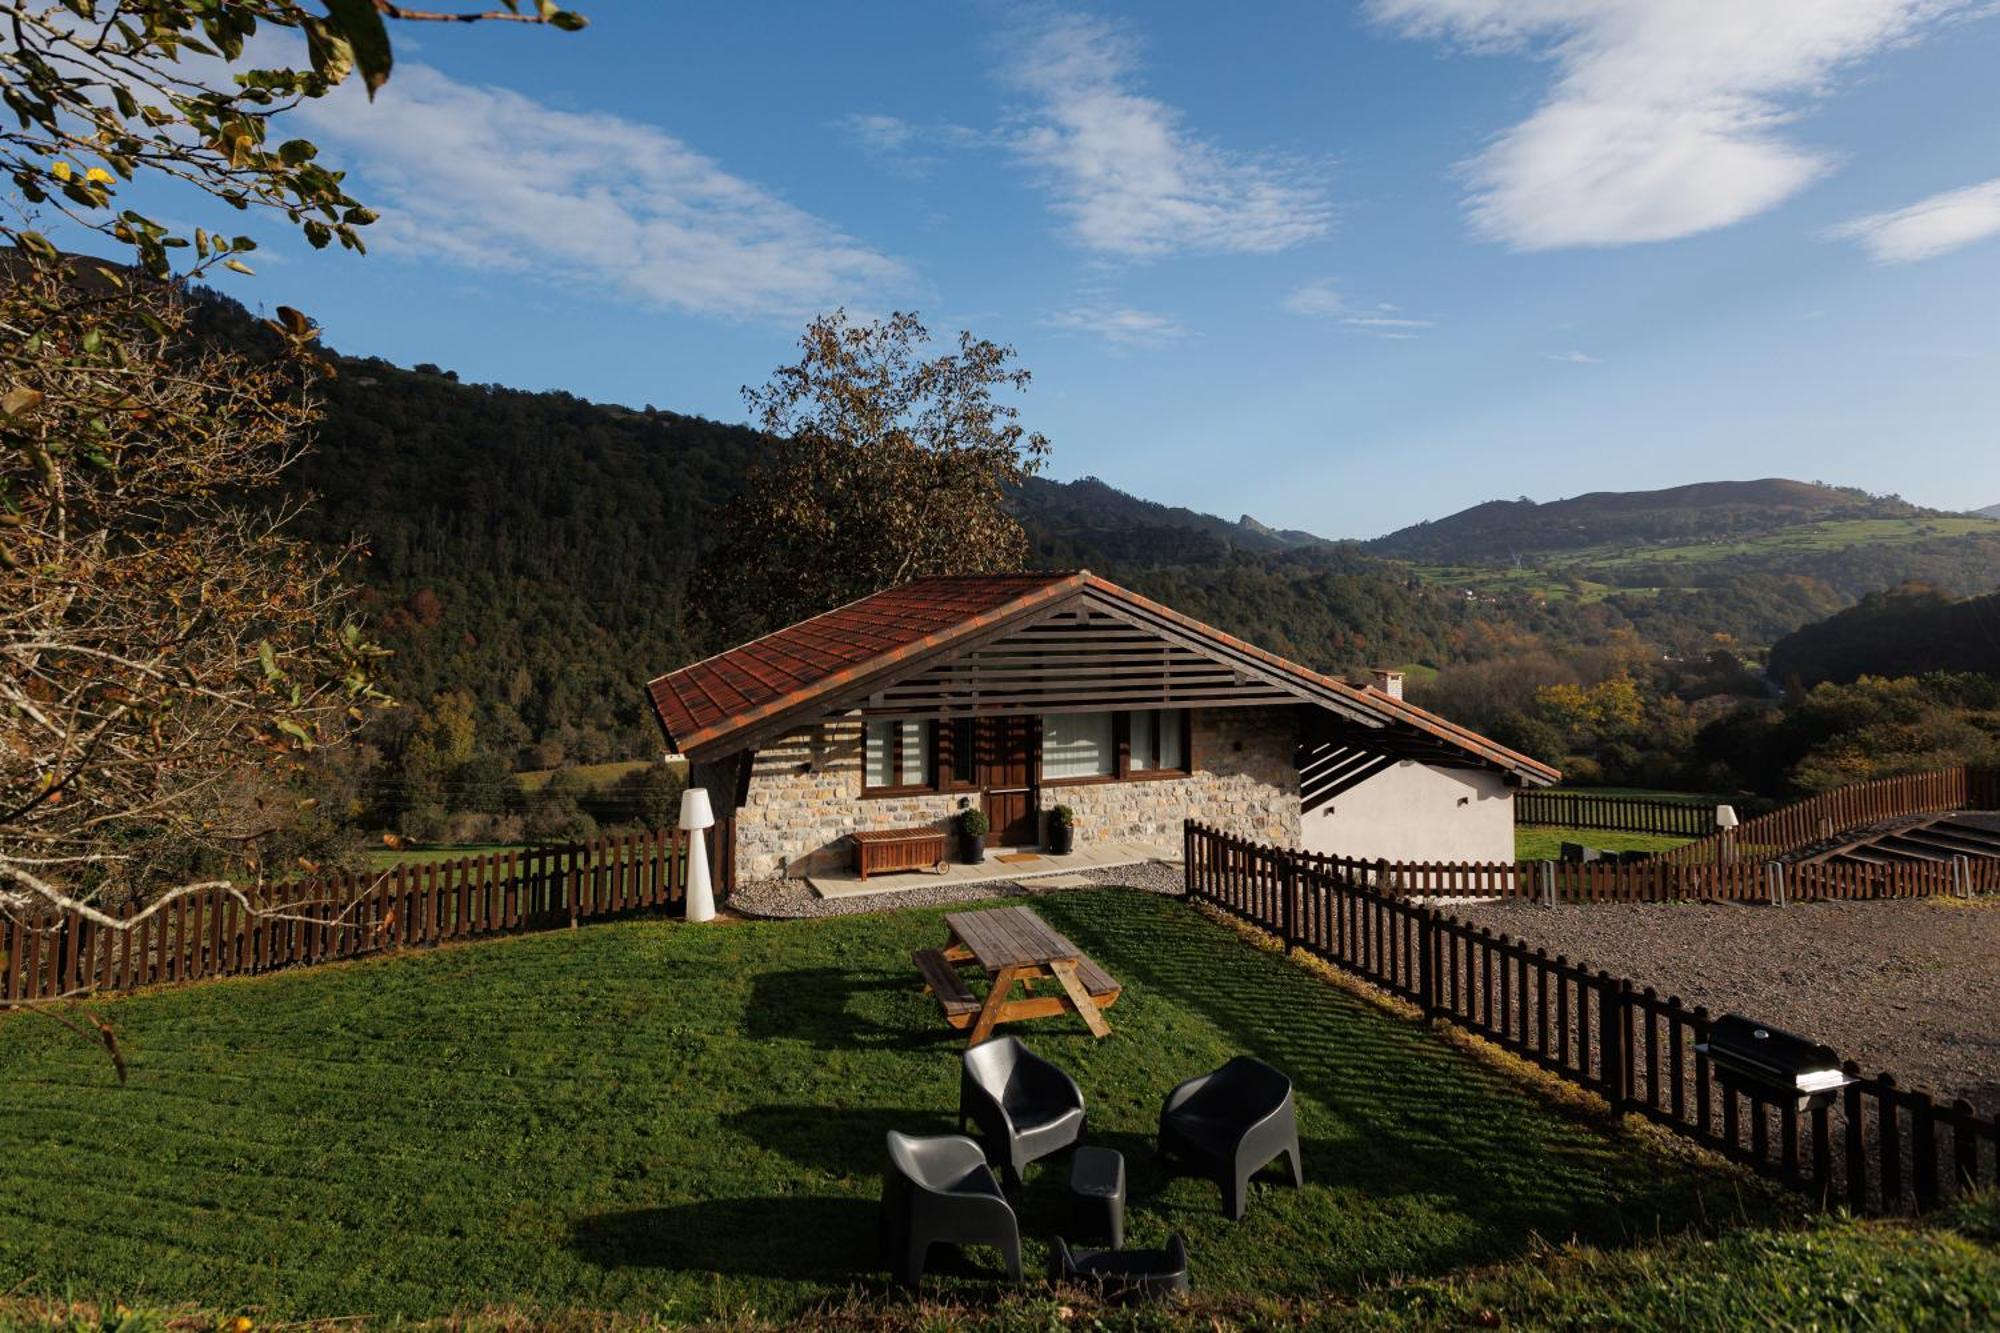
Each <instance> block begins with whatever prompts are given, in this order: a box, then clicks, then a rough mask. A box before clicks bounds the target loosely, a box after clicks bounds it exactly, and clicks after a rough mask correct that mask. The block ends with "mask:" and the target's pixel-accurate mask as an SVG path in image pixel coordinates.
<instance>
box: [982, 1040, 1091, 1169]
mask: <svg viewBox="0 0 2000 1333" xmlns="http://www.w3.org/2000/svg"><path fill="white" fill-rule="evenodd" d="M1083 1117H1084V1110H1083V1092H1082V1090H1081V1089H1079V1088H1078V1087H1077V1086H1076V1080H1075V1079H1073V1078H1071V1077H1070V1076H1069V1075H1068V1074H1065V1073H1063V1071H1062V1070H1060V1069H1058V1068H1056V1067H1055V1066H1054V1065H1052V1064H1050V1063H1049V1062H1048V1061H1047V1060H1044V1059H1043V1058H1042V1057H1041V1056H1039V1055H1036V1054H1035V1053H1034V1052H1033V1051H1031V1050H1029V1049H1028V1048H1027V1047H1026V1046H1023V1045H1022V1044H1021V1042H1020V1040H1019V1039H1018V1038H1015V1037H995V1038H994V1039H993V1040H991V1041H984V1042H981V1043H980V1044H979V1045H977V1046H974V1047H972V1048H971V1049H969V1050H967V1051H966V1053H965V1057H964V1067H963V1069H962V1070H961V1071H960V1074H959V1080H958V1127H959V1128H960V1129H963V1128H965V1122H966V1121H967V1119H970V1120H971V1121H972V1123H973V1124H974V1125H976V1126H977V1127H978V1129H979V1136H980V1138H981V1139H983V1140H984V1141H985V1144H986V1160H988V1161H989V1162H992V1163H993V1164H994V1165H996V1166H1002V1167H1005V1169H1006V1172H1007V1178H1008V1180H1010V1181H1011V1182H1013V1183H1014V1184H1015V1185H1019V1184H1020V1183H1021V1173H1022V1172H1023V1171H1024V1170H1026V1169H1027V1166H1028V1163H1030V1162H1032V1161H1034V1160H1035V1159H1037V1158H1040V1157H1047V1156H1048V1155H1049V1154H1050V1153H1052V1152H1056V1151H1058V1150H1059V1149H1062V1148H1067V1147H1069V1146H1070V1145H1071V1144H1073V1143H1075V1142H1076V1141H1077V1140H1078V1139H1080V1138H1082V1137H1083Z"/></svg>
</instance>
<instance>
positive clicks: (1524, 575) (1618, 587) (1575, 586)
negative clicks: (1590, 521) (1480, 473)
mask: <svg viewBox="0 0 2000 1333" xmlns="http://www.w3.org/2000/svg"><path fill="white" fill-rule="evenodd" d="M1973 534H1979V535H1985V536H1989V537H1994V536H2000V521H1996V520H1994V519H1990V518H1974V517H1957V516H1949V517H1934V518H1857V519H1840V520H1828V521H1825V522H1816V523H1799V524H1795V525H1793V526H1790V527H1785V528H1779V529H1776V530H1774V531H1772V532H1769V533H1766V534H1763V535H1761V536H1757V537H1750V538H1745V539H1742V540H1726V541H1725V540H1702V541H1691V542H1686V543H1682V544H1674V543H1659V544H1621V545H1601V546H1587V547H1579V548H1576V549H1569V550H1546V551H1524V552H1522V554H1521V557H1520V561H1521V563H1520V564H1518V565H1513V566H1505V565H1485V564H1480V565H1446V564H1412V565H1411V566H1410V568H1411V569H1412V570H1413V571H1414V572H1415V573H1416V574H1417V575H1418V576H1419V577H1421V578H1423V579H1425V580H1426V581H1428V582H1432V583H1438V584H1443V585H1447V586H1449V587H1453V588H1464V589H1467V590H1469V591H1471V592H1474V593H1480V594H1485V595H1489V596H1500V595H1504V594H1510V593H1530V594H1537V595H1540V596H1542V597H1545V598H1547V599H1548V600H1550V601H1568V600H1572V599H1574V600H1580V601H1585V602H1590V601H1598V600H1601V599H1603V598H1605V597H1608V596H1611V595H1613V594H1624V595H1632V594H1641V595H1643V594H1646V593H1652V592H1658V591H1661V590H1662V589H1665V588H1673V587H1689V586H1693V584H1692V583H1690V584H1673V583H1629V582H1627V581H1626V580H1625V579H1623V578H1621V577H1620V571H1621V570H1632V571H1636V570H1646V571H1648V572H1650V571H1651V567H1654V566H1659V565H1671V566H1680V567H1685V568H1688V569H1689V570H1690V571H1691V572H1692V571H1694V570H1696V569H1698V567H1699V566H1701V565H1704V564H1712V563H1714V562H1717V561H1722V560H1728V559H1732V558H1735V557H1740V556H1781V555H1785V554H1803V553H1812V552H1825V551H1841V550H1847V549H1849V548H1852V547H1889V548H1893V547H1899V546H1909V545H1913V544H1915V543H1918V542H1927V541H1936V540H1938V539H1941V538H1949V537H1961V536H1967V535H1973Z"/></svg>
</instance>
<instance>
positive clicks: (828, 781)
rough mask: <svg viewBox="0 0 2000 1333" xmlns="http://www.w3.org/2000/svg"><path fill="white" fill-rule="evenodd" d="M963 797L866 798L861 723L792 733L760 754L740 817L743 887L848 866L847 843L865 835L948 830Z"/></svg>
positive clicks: (739, 861)
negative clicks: (752, 882) (903, 830)
mask: <svg viewBox="0 0 2000 1333" xmlns="http://www.w3.org/2000/svg"><path fill="white" fill-rule="evenodd" d="M969 801H970V798H969V797H967V796H965V795H962V794H956V793H954V794H947V795H920V796H885V797H874V798H870V799H868V800H863V799H862V798H861V721H860V719H859V718H854V719H847V720H842V721H839V722H827V723H822V724H820V725H818V726H813V727H806V728H803V729H801V730H799V731H795V732H792V733H791V734H789V735H787V736H785V737H784V738H783V739H781V740H777V741H774V742H772V743H771V744H769V745H767V746H765V747H764V748H763V749H761V750H759V751H758V752H757V757H756V759H755V761H754V762H753V764H752V766H751V769H750V790H749V795H748V799H747V801H746V802H745V804H744V808H743V809H741V810H739V811H737V817H736V873H737V876H738V878H739V880H752V879H769V878H771V877H772V876H774V875H813V874H819V873H820V872H822V871H826V870H832V869H835V868H836V867H838V866H842V865H845V864H847V863H848V862H849V860H850V858H851V856H852V853H851V852H850V851H849V850H848V848H847V845H846V842H845V839H846V837H847V835H848V834H850V833H853V832H855V831H857V830H865V829H888V828H917V827H921V826H923V825H926V824H932V825H936V826H937V827H939V828H945V827H946V826H947V825H948V824H949V823H950V821H951V818H952V816H954V815H955V814H957V813H958V811H959V810H960V809H962V808H964V806H965V805H967V804H969Z"/></svg>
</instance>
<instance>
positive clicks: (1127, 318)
mask: <svg viewBox="0 0 2000 1333" xmlns="http://www.w3.org/2000/svg"><path fill="white" fill-rule="evenodd" d="M1042 323H1043V324H1045V325H1046V326H1048V327H1049V328H1052V329H1060V330H1062V331H1063V332H1065V333H1082V334H1087V335H1089V336H1091V337H1093V338H1097V339H1099V340H1100V341H1102V342H1105V343H1107V344H1109V345H1110V346H1112V347H1116V348H1121V349H1130V348H1137V347H1161V346H1164V345H1166V344H1167V343H1171V342H1178V341H1179V340H1180V339H1182V338H1185V337H1186V336H1187V330H1186V329H1185V328H1184V327H1182V325H1181V323H1180V321H1179V320H1177V319H1174V318H1173V317H1172V316H1171V315H1162V314H1158V313H1156V312H1154V311H1151V310H1135V309H1133V308H1132V307H1131V306H1126V305H1119V304H1117V303H1115V302H1100V301H1080V302H1078V303H1077V304H1075V305H1071V306H1068V307H1065V308H1064V309H1061V310H1057V311H1054V312H1052V313H1051V314H1049V315H1048V316H1046V317H1045V318H1044V319H1043V320H1042Z"/></svg>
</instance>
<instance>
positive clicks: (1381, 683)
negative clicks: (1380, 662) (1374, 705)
mask: <svg viewBox="0 0 2000 1333" xmlns="http://www.w3.org/2000/svg"><path fill="white" fill-rule="evenodd" d="M1368 683H1369V684H1370V685H1373V686H1374V687H1375V688H1376V689H1378V690H1380V691H1382V693H1384V694H1386V695H1388V696H1389V697H1390V698H1391V699H1400V698H1402V697H1403V673H1402V672H1400V671H1397V670H1395V669H1394V668H1392V667H1369V668H1368Z"/></svg>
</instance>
